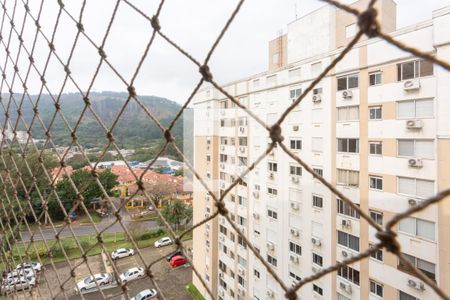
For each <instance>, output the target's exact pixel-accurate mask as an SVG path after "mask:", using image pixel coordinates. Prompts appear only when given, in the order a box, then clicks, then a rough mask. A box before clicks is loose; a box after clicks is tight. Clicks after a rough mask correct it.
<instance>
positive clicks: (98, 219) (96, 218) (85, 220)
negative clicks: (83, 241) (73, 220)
mask: <svg viewBox="0 0 450 300" xmlns="http://www.w3.org/2000/svg"><path fill="white" fill-rule="evenodd" d="M91 218H92V220H93V221H94V223H95V224H97V223H100V222H101V221H102V217H100V216H99V215H98V213H96V212H92V213H91ZM77 221H78V223H79V224H91V220H90V219H89V217H88V216H87V215H84V216H81V217H79V218H78V219H77Z"/></svg>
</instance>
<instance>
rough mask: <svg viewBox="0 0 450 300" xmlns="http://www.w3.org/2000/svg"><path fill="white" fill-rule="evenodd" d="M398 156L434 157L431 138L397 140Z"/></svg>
mask: <svg viewBox="0 0 450 300" xmlns="http://www.w3.org/2000/svg"><path fill="white" fill-rule="evenodd" d="M397 154H398V156H409V157H420V158H429V159H433V158H434V142H433V140H403V139H402V140H397Z"/></svg>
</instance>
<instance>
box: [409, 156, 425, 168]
mask: <svg viewBox="0 0 450 300" xmlns="http://www.w3.org/2000/svg"><path fill="white" fill-rule="evenodd" d="M408 166H410V167H414V168H422V167H423V162H422V160H421V159H420V158H411V159H408Z"/></svg>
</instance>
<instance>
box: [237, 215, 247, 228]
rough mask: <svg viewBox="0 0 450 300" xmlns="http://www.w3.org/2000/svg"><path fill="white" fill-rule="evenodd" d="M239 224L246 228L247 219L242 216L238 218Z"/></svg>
mask: <svg viewBox="0 0 450 300" xmlns="http://www.w3.org/2000/svg"><path fill="white" fill-rule="evenodd" d="M238 224H239V225H241V226H246V225H247V219H246V218H244V217H241V216H238Z"/></svg>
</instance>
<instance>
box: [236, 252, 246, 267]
mask: <svg viewBox="0 0 450 300" xmlns="http://www.w3.org/2000/svg"><path fill="white" fill-rule="evenodd" d="M238 264H239V265H240V266H241V267H243V268H244V269H245V268H246V267H247V260H246V259H245V258H243V257H242V256H240V255H239V254H238Z"/></svg>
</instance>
